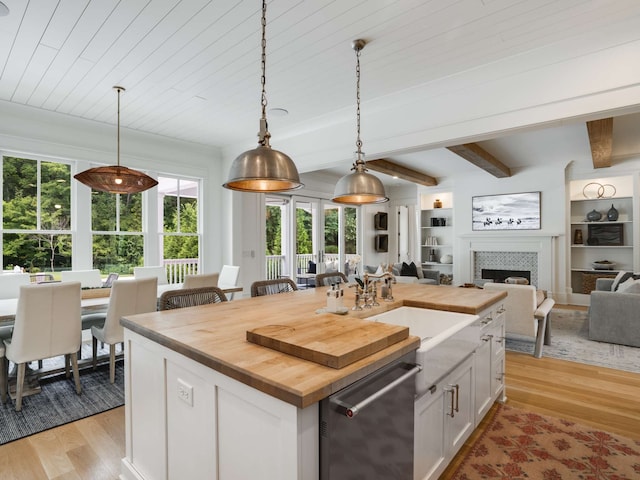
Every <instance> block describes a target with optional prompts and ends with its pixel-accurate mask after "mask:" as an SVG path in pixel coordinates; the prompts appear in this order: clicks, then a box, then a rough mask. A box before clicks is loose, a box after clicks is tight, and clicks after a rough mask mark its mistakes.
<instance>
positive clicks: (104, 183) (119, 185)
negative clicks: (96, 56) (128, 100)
mask: <svg viewBox="0 0 640 480" xmlns="http://www.w3.org/2000/svg"><path fill="white" fill-rule="evenodd" d="M113 89H114V90H115V91H116V92H118V127H117V133H118V143H117V159H118V160H117V161H118V163H117V165H109V166H107V167H95V168H90V169H89V170H85V171H84V172H80V173H77V174H75V175H74V176H73V178H75V179H76V180H78V181H79V182H80V183H83V184H85V185H86V186H87V187H89V188H92V189H93V190H98V191H100V192H107V193H120V194H129V193H140V192H144V191H145V190H148V189H150V188H153V187H155V186H156V185H158V181H157V180H155V179H153V178H151V177H150V176H149V175H147V174H146V173H142V172H139V171H138V170H134V169H132V168H127V167H123V166H121V165H120V94H121V93H122V92H124V87H120V86H118V85H116V86H115V87H113Z"/></svg>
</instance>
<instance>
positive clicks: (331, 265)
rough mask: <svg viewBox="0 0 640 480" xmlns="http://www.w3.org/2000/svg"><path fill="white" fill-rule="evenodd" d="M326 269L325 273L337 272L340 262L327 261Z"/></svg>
mask: <svg viewBox="0 0 640 480" xmlns="http://www.w3.org/2000/svg"><path fill="white" fill-rule="evenodd" d="M324 271H325V273H331V272H337V271H338V262H325V267H324Z"/></svg>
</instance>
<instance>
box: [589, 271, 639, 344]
mask: <svg viewBox="0 0 640 480" xmlns="http://www.w3.org/2000/svg"><path fill="white" fill-rule="evenodd" d="M613 284H614V279H612V278H598V279H597V280H596V289H595V290H594V291H592V292H591V294H590V300H591V301H590V303H591V305H590V306H589V339H590V340H595V341H598V342H607V343H616V344H619V345H629V346H631V347H640V293H628V292H626V291H622V292H620V291H611V287H612V285H613Z"/></svg>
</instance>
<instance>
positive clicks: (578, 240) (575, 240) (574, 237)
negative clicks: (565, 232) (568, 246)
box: [573, 229, 583, 245]
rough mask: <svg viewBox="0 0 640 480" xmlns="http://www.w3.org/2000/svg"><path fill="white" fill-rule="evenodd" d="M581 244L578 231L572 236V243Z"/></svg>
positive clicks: (579, 231) (580, 234)
mask: <svg viewBox="0 0 640 480" xmlns="http://www.w3.org/2000/svg"><path fill="white" fill-rule="evenodd" d="M582 242H583V240H582V230H580V229H578V230H576V232H575V234H574V235H573V243H574V245H582Z"/></svg>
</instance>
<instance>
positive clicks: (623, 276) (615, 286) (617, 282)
mask: <svg viewBox="0 0 640 480" xmlns="http://www.w3.org/2000/svg"><path fill="white" fill-rule="evenodd" d="M631 275H633V273H631V272H625V271H620V272H618V275H616V278H614V279H613V283H612V284H611V291H612V292H615V291H616V290H618V287H619V286H620V284H621V283H624V282H625V281H626V280H627V279H628V278H629V277H630V276H631Z"/></svg>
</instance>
